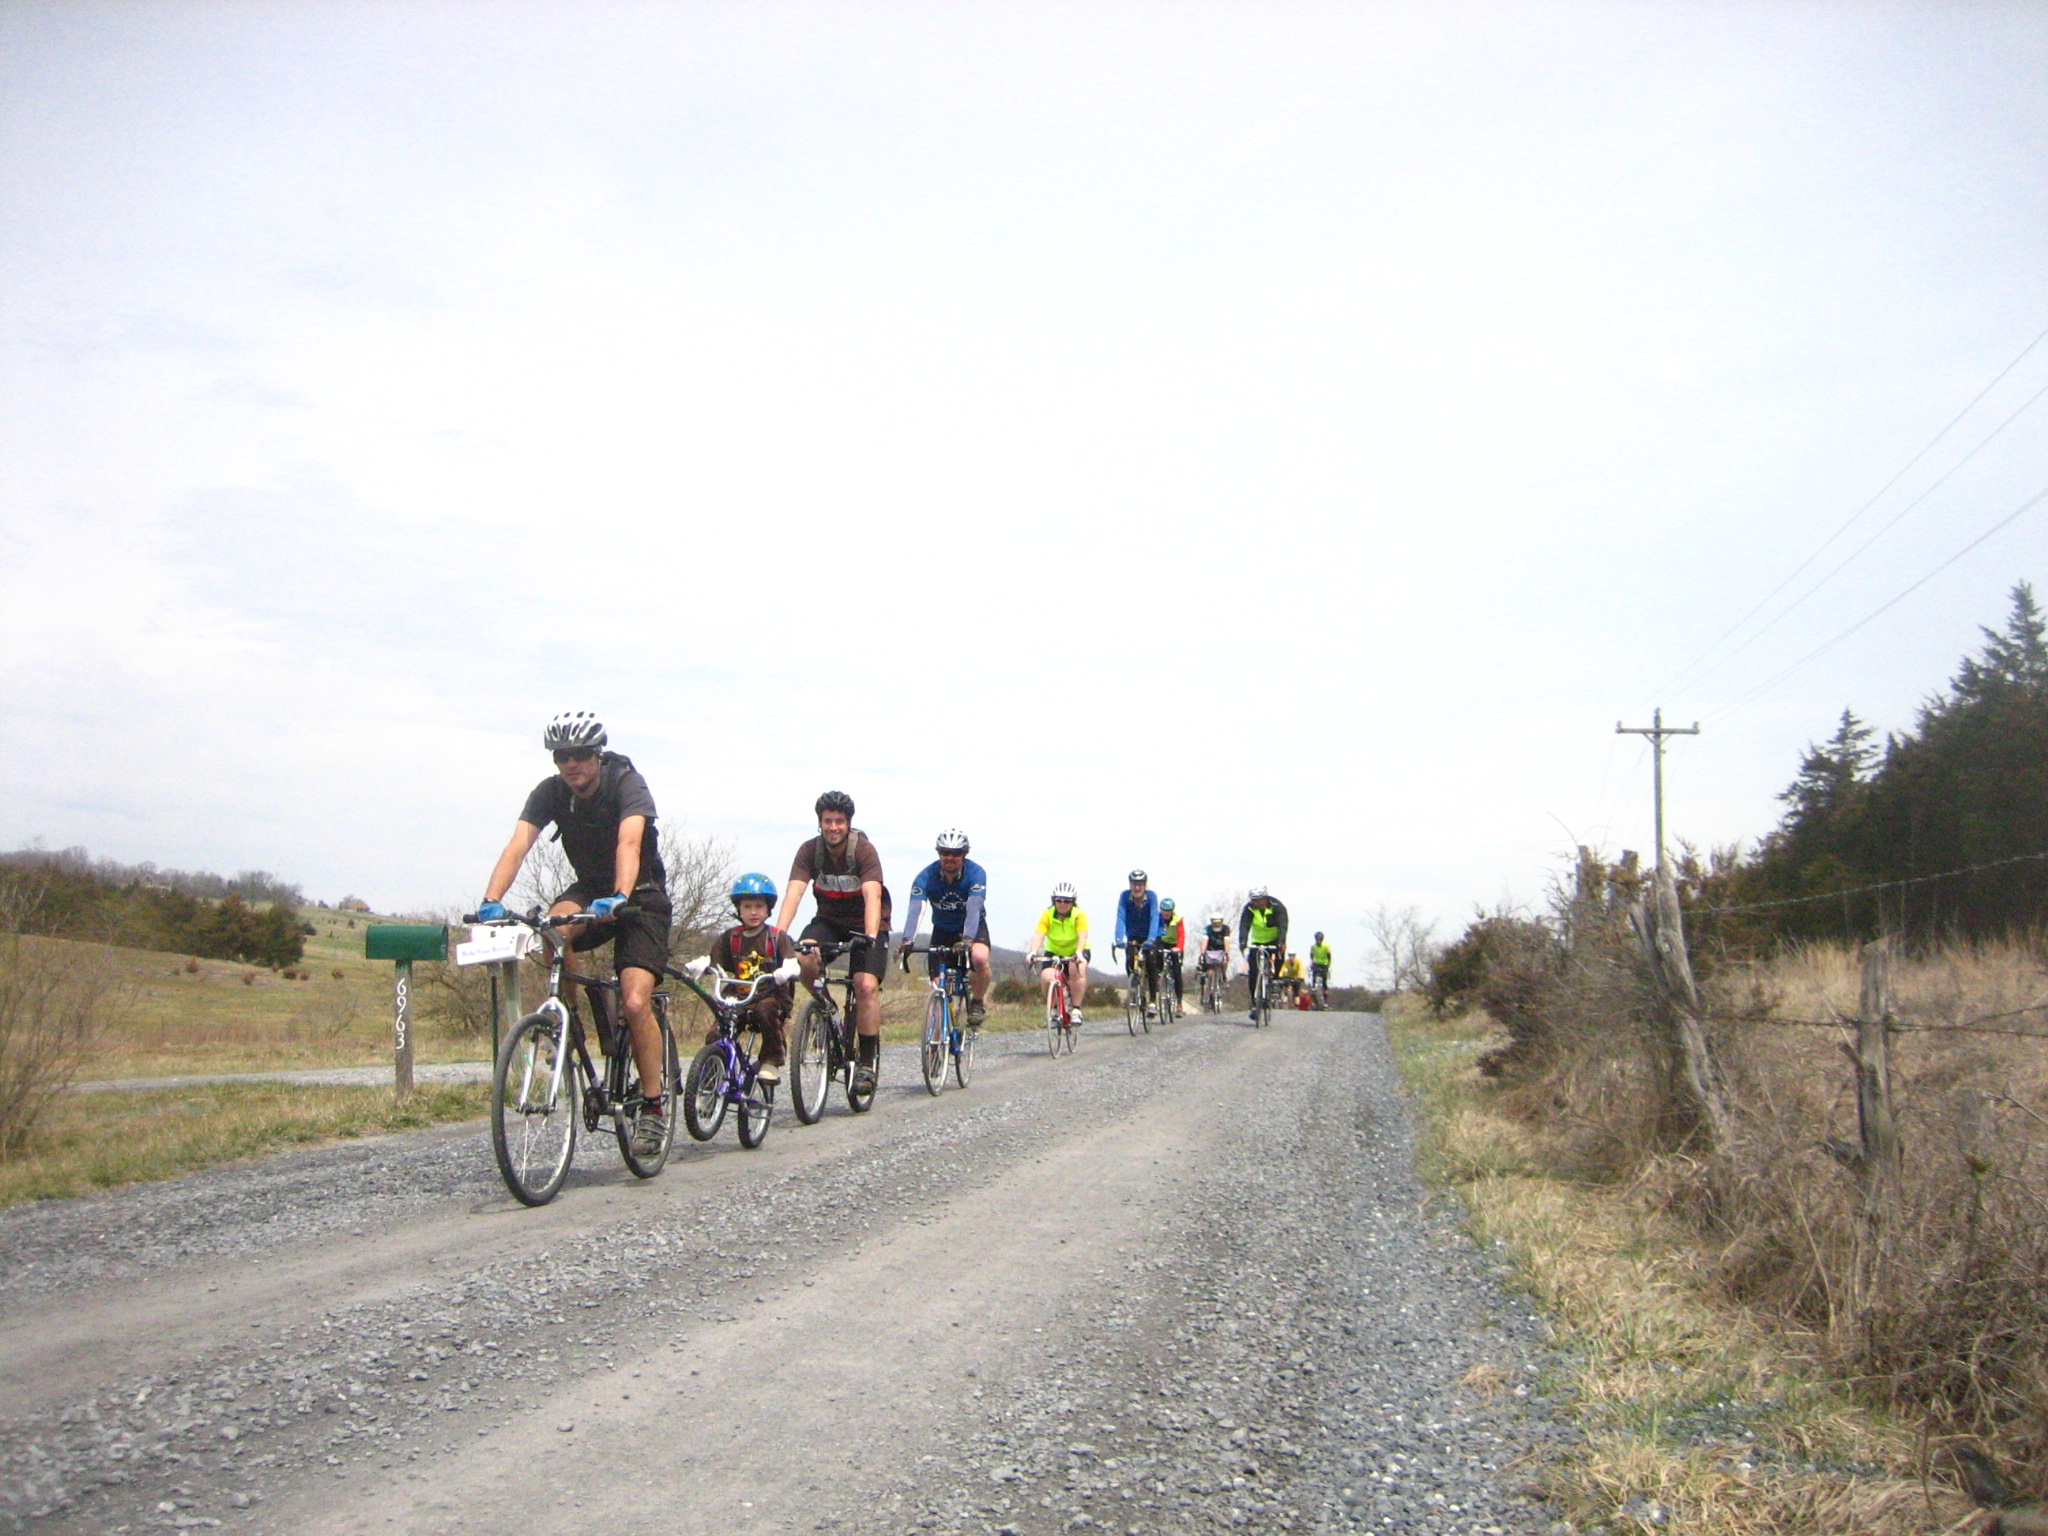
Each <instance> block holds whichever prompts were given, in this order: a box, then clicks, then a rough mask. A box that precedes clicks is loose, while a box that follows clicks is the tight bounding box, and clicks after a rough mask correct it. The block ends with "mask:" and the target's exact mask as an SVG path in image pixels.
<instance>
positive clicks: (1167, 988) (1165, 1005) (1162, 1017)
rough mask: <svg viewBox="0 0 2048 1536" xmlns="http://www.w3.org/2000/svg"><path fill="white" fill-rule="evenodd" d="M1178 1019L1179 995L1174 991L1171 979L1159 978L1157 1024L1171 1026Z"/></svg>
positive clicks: (1166, 977)
mask: <svg viewBox="0 0 2048 1536" xmlns="http://www.w3.org/2000/svg"><path fill="white" fill-rule="evenodd" d="M1179 1017H1180V993H1179V992H1177V991H1175V990H1174V986H1173V978H1172V977H1171V976H1162V977H1160V978H1159V1022H1160V1023H1162V1024H1171V1023H1172V1022H1173V1021H1174V1020H1175V1019H1177V1018H1179Z"/></svg>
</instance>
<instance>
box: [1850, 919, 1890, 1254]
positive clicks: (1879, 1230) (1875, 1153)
mask: <svg viewBox="0 0 2048 1536" xmlns="http://www.w3.org/2000/svg"><path fill="white" fill-rule="evenodd" d="M1891 959H1892V955H1891V942H1890V941H1889V940H1887V939H1874V940H1872V941H1871V942H1870V943H1868V944H1866V945H1864V946H1863V994H1862V997H1861V998H1860V999H1859V1001H1858V1005H1857V1009H1856V1129H1857V1131H1858V1133H1859V1138H1860V1146H1859V1149H1858V1150H1859V1152H1860V1154H1861V1155H1860V1156H1859V1158H1858V1160H1857V1176H1858V1177H1859V1178H1860V1179H1861V1181H1862V1184H1863V1220H1864V1222H1865V1223H1866V1224H1867V1225H1868V1226H1869V1227H1870V1229H1871V1236H1872V1239H1873V1248H1880V1247H1882V1246H1883V1238H1884V1235H1885V1234H1884V1228H1885V1226H1886V1218H1887V1217H1888V1216H1889V1214H1890V1208H1891V1201H1892V1195H1893V1191H1894V1186H1895V1184H1896V1176H1897V1174H1898V1165H1899V1134H1898V1128H1897V1126H1896V1125H1895V1124H1894V1122H1893V1120H1892V1062H1891V1030H1892V986H1891Z"/></svg>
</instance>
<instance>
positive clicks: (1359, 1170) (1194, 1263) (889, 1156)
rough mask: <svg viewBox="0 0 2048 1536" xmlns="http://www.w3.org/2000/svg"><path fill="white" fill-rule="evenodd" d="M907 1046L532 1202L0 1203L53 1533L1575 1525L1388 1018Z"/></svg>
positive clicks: (589, 1165) (292, 1170)
mask: <svg viewBox="0 0 2048 1536" xmlns="http://www.w3.org/2000/svg"><path fill="white" fill-rule="evenodd" d="M980 1066H981V1070H980V1072H979V1073H978V1074H977V1076H976V1078H975V1081H974V1084H973V1086H972V1087H971V1088H969V1089H967V1090H965V1091H962V1090H959V1089H957V1088H949V1089H948V1090H947V1091H946V1093H945V1094H944V1095H943V1096H942V1097H940V1098H938V1099H932V1098H930V1097H928V1096H927V1095H926V1094H925V1092H924V1089H923V1086H922V1084H921V1083H918V1082H916V1081H915V1067H914V1064H913V1062H912V1060H911V1058H910V1056H909V1054H908V1053H907V1052H906V1051H896V1050H892V1051H891V1053H890V1055H889V1057H888V1059H887V1062H886V1068H885V1072H884V1085H883V1089H882V1092H881V1094H880V1096H879V1099H878V1102H877V1105H876V1108H875V1111H874V1113H872V1114H869V1115H865V1116H852V1115H849V1114H847V1113H846V1111H845V1108H844V1103H843V1100H841V1099H840V1098H839V1097H838V1094H837V1090H835V1091H834V1099H833V1104H832V1108H831V1109H830V1110H829V1111H828V1113H827V1116H826V1118H825V1120H824V1121H823V1122H822V1123H820V1124H819V1125H816V1126H812V1127H804V1126H800V1125H798V1124H797V1123H796V1121H795V1120H794V1118H793V1117H792V1116H790V1115H789V1114H788V1112H787V1110H786V1109H785V1110H784V1111H783V1112H782V1113H781V1114H779V1115H778V1118H777V1120H776V1123H775V1126H774V1129H773V1132H772V1134H771V1135H770V1136H769V1138H768V1141H767V1144H766V1146H765V1147H764V1148H762V1149H761V1150H760V1151H758V1152H744V1151H741V1150H740V1149H739V1147H738V1146H737V1144H736V1143H735V1141H734V1140H733V1132H732V1129H731V1127H730V1126H728V1127H727V1128H726V1129H725V1131H724V1132H722V1133H721V1135H720V1137H719V1138H718V1139H717V1140H716V1141H714V1142H712V1143H710V1144H708V1145H706V1146H703V1147H699V1146H696V1145H695V1144H693V1143H688V1142H687V1141H685V1142H684V1143H683V1147H682V1150H680V1152H679V1155H678V1156H677V1157H676V1158H675V1159H673V1160H672V1161H671V1162H670V1164H669V1167H668V1170H667V1171H666V1172H665V1173H664V1174H663V1175H662V1176H661V1177H660V1178H658V1179H656V1180H654V1181H652V1182H650V1183H646V1184H642V1183H639V1182H637V1181H635V1180H634V1179H632V1178H631V1176H630V1175H628V1174H627V1173H626V1172H625V1170H624V1169H623V1167H622V1166H621V1165H620V1163H619V1160H618V1154H617V1148H616V1146H615V1145H614V1144H612V1143H611V1142H610V1141H609V1140H608V1139H598V1138H590V1139H588V1140H587V1141H586V1144H585V1150H584V1151H583V1153H582V1154H580V1155H579V1159H578V1164H577V1169H576V1171H575V1173H574V1175H573V1176H572V1178H571V1181H570V1184H569V1186H568V1187H567V1188H566V1189H565V1190H564V1191H563V1193H562V1195H561V1197H560V1198H559V1199H558V1200H557V1201H556V1202H555V1203H554V1204H553V1205H551V1206H549V1207H546V1208H544V1209H542V1210H537V1211H536V1210H527V1209H525V1208H523V1207H520V1206H518V1205H516V1204H515V1203H513V1202H512V1201H511V1200H510V1199H509V1198H508V1197H507V1196H506V1195H505V1194H504V1192H503V1189H502V1187H501V1186H500V1185H499V1183H498V1179H497V1175H496V1172H495V1170H494V1168H493V1167H492V1164H491V1160H490V1152H489V1146H488V1140H487V1137H486V1135H485V1133H484V1129H483V1127H482V1126H481V1125H466V1126H456V1127H444V1128H441V1129H438V1130H434V1131H429V1132H421V1133H414V1134H409V1135H405V1136H395V1137H389V1138H384V1139H381V1140H377V1141H372V1142H365V1143H357V1144H352V1145H348V1146H341V1147H334V1148H326V1149H321V1150H318V1151H313V1152H306V1153H297V1154H293V1155H290V1156H286V1157H280V1158H275V1159H271V1160H268V1161H265V1162H262V1163H258V1164H253V1165H249V1166H245V1167H238V1168H232V1169H224V1170H219V1171H216V1172H212V1173H207V1174H202V1175H196V1176H193V1177H189V1178H185V1179H180V1180H176V1181H173V1182H170V1183H167V1184H162V1185H157V1186H153V1187H150V1188H146V1189H139V1190H132V1191H125V1192H121V1193H117V1194H114V1195H110V1196H106V1197H102V1198H95V1199H90V1200H80V1201H68V1202H53V1203H49V1204H44V1205H36V1206H28V1207H22V1208H17V1209H15V1210H13V1211H10V1212H7V1213H4V1214H0V1255H4V1266H0V1415H4V1422H0V1524H11V1525H12V1527H13V1528H16V1529H26V1530H34V1531H38V1532H43V1531H49V1532H123V1531H128V1532H141V1531H150V1530H201V1529H215V1528H218V1529H222V1530H225V1531H230V1532H241V1531H249V1532H292V1533H301V1532H307V1533H312V1532H318V1533H340V1532H390V1531H404V1532H412V1531H421V1532H426V1531H449V1532H455V1531H461V1532H469V1533H474V1532H499V1531H514V1530H517V1531H521V1532H556V1531H560V1532H570V1531H576V1532H584V1531H589V1530H592V1529H599V1528H605V1527H616V1526H617V1525H619V1524H620V1523H621V1522H630V1523H631V1524H632V1525H633V1526H634V1527H635V1528H638V1527H641V1526H643V1525H646V1524H647V1523H649V1522H651V1523H652V1526H651V1528H653V1529H659V1530H675V1531H681V1532H686V1533H688V1532H699V1531H721V1532H724V1531H751V1530H761V1531H825V1532H836V1533H849V1536H858V1533H868V1532H909V1531H918V1530H936V1531H968V1532H992V1533H1014V1536H1025V1533H1032V1536H1036V1533H1043V1532H1068V1531H1097V1530H1101V1531H1115V1532H1126V1533H1147V1536H1149V1533H1155V1532H1157V1533H1164V1532H1181V1531H1198V1530H1206V1529H1210V1528H1218V1529H1241V1530H1251V1531H1271V1530H1278V1531H1389V1532H1431V1533H1436V1532H1444V1533H1449V1532H1480V1533H1507V1532H1516V1533H1522V1532H1550V1531H1553V1530H1554V1529H1559V1528H1560V1527H1558V1526H1557V1525H1556V1523H1555V1520H1556V1517H1555V1516H1554V1515H1553V1514H1552V1513H1551V1512H1550V1511H1549V1510H1548V1509H1547V1508H1546V1506H1545V1505H1544V1504H1543V1503H1542V1501H1541V1499H1540V1497H1538V1496H1537V1495H1536V1493H1535V1490H1534V1489H1533V1488H1532V1486H1531V1484H1530V1478H1531V1471H1532V1468H1533V1467H1534V1466H1535V1464H1536V1463H1537V1462H1538V1461H1539V1460H1540V1459H1542V1458H1543V1457H1545V1456H1547V1455H1550V1454H1553V1453H1555V1452H1556V1451H1557V1450H1558V1449H1560V1448H1561V1447H1564V1446H1567V1445H1569V1443H1570V1442H1571V1439H1572V1431H1571V1429H1570V1427H1569V1416H1568V1414H1566V1413H1565V1412H1564V1411H1563V1410H1562V1409H1561V1408H1559V1407H1557V1406H1556V1405H1554V1404H1553V1403H1552V1402H1551V1401H1550V1400H1549V1399H1547V1398H1546V1397H1545V1396H1544V1395H1543V1387H1542V1382H1543V1380H1544V1373H1545V1371H1546V1369H1547V1357H1546V1355H1545V1345H1544V1337H1545V1333H1544V1328H1543V1325H1542V1323H1541V1321H1540V1320H1539V1319H1538V1318H1537V1317H1536V1316H1535V1315H1534V1314H1533V1313H1532V1312H1531V1310H1530V1308H1529V1307H1528V1305H1527V1304H1526V1303H1525V1302H1524V1301H1523V1300H1522V1299H1521V1298H1520V1297H1519V1296H1517V1295H1516V1294H1514V1293H1512V1292H1510V1291H1509V1290H1507V1289H1506V1288H1504V1286H1503V1285H1502V1283H1501V1279H1500V1276H1499V1274H1498V1273H1497V1272H1496V1270H1495V1268H1494V1267H1493V1266H1492V1265H1491V1264H1490V1263H1489V1262H1488V1261H1487V1259H1486V1258H1485V1256H1484V1255H1482V1254H1480V1253H1479V1252H1477V1251H1476V1250H1475V1249H1474V1248H1473V1246H1472V1244H1471V1243H1470V1242H1469V1240H1467V1239H1466V1238H1465V1237H1463V1236H1462V1235H1461V1233H1460V1231H1459V1229H1458V1226H1457V1224H1456V1222H1455V1220H1454V1219H1453V1218H1452V1217H1451V1216H1450V1215H1448V1214H1447V1213H1445V1212H1443V1211H1441V1210H1437V1209H1435V1208H1433V1207H1432V1205H1431V1204H1430V1202H1429V1200H1428V1199H1427V1197H1426V1196H1425V1193H1424V1191H1423V1190H1422V1188H1421V1187H1420V1186H1419V1185H1418V1184H1417V1182H1416V1180H1415V1177H1414V1175H1413V1172H1412V1169H1411V1160H1410V1122H1409V1112H1408V1108H1407V1105H1406V1101H1405V1099H1404V1097H1403V1095H1402V1093H1401V1090H1400V1088H1399V1085H1398V1081H1397V1078H1396V1075H1395V1072H1394V1068H1393V1064H1392V1060H1391V1057H1390V1054H1389V1051H1388V1047H1387V1042H1386V1037H1385V1033H1384V1031H1383V1029H1382V1028H1381V1025H1380V1023H1379V1021H1378V1020H1377V1019H1376V1018H1374V1017H1372V1016H1368V1015H1359V1014H1350V1015H1346V1014H1301V1015H1293V1016H1290V1017H1288V1018H1286V1019H1284V1020H1283V1021H1282V1022H1281V1023H1279V1024H1278V1025H1277V1026H1276V1027H1275V1028H1272V1029H1268V1030H1260V1031H1254V1030H1252V1029H1251V1028H1249V1027H1248V1026H1247V1024H1246V1023H1245V1021H1244V1020H1243V1018H1242V1016H1235V1017H1232V1016H1225V1017H1224V1018H1223V1019H1221V1020H1219V1021H1209V1020H1203V1019H1197V1020H1193V1021H1183V1022H1181V1023H1178V1024H1175V1025H1173V1026H1172V1027H1170V1028H1167V1029H1164V1030H1161V1031H1159V1032H1156V1033H1154V1034H1152V1035H1150V1036H1145V1037H1141V1038H1138V1039H1135V1040H1134V1039H1130V1038H1128V1037H1126V1036H1125V1034H1124V1033H1123V1031H1122V1030H1121V1029H1120V1028H1119V1029H1117V1030H1116V1032H1115V1033H1114V1034H1111V1033H1109V1032H1108V1030H1107V1028H1106V1027H1105V1026H1102V1025H1091V1026H1090V1033H1089V1034H1088V1035H1087V1036H1086V1037H1084V1038H1083V1040H1082V1042H1081V1048H1080V1050H1079V1052H1078V1053H1077V1054H1076V1055H1074V1056H1072V1057H1067V1058H1062V1059H1060V1060H1057V1061H1055V1060H1052V1059H1050V1058H1048V1057H1047V1056H1046V1055H1045V1054H1044V1047H1043V1043H1042V1038H1041V1037H1039V1036H1036V1035H1001V1036H990V1037H988V1038H987V1039H985V1040H984V1041H983V1042H982V1049H981V1062H980Z"/></svg>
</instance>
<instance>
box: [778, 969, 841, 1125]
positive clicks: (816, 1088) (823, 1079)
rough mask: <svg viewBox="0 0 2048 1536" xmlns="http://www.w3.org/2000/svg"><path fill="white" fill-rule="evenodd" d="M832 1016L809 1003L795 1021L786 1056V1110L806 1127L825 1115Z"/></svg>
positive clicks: (829, 1071) (829, 1077) (818, 1004)
mask: <svg viewBox="0 0 2048 1536" xmlns="http://www.w3.org/2000/svg"><path fill="white" fill-rule="evenodd" d="M831 1030H832V1015H831V1013H830V1012H829V1011H828V1010H827V1009H826V1007H825V1005H824V1004H823V1003H821V1002H818V1001H816V1000H815V999H814V1000H813V1001H812V1003H811V1005H810V1006H809V1007H808V1008H806V1009H804V1016H803V1017H802V1018H801V1019H800V1020H798V1021H797V1026H796V1039H795V1041H794V1042H793V1043H792V1045H791V1047H790V1052H789V1106H790V1108H791V1109H794V1110H795V1111H796V1117H797V1119H799V1120H801V1121H802V1122H803V1123H804V1124H805V1125H816V1124H817V1123H818V1121H819V1119H820V1118H821V1117H822V1116H823V1115H824V1113H825V1090H826V1088H827V1087H828V1086H829V1085H830V1083H831V1070H832V1048H831V1045H830V1044H829V1043H828V1042H829V1040H830V1037H831Z"/></svg>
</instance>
